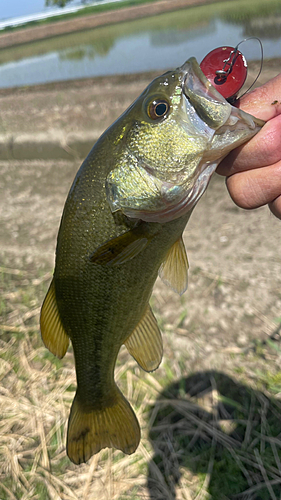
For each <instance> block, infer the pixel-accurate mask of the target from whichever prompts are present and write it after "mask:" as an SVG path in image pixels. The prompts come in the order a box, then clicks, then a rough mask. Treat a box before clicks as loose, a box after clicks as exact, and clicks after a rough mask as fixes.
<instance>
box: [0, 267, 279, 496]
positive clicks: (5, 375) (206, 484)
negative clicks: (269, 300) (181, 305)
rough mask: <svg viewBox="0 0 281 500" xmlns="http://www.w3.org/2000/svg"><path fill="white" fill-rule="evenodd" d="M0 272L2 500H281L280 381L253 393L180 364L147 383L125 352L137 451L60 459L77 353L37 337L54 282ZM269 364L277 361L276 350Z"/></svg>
mask: <svg viewBox="0 0 281 500" xmlns="http://www.w3.org/2000/svg"><path fill="white" fill-rule="evenodd" d="M0 271H1V280H2V281H1V292H2V293H1V297H2V299H1V303H0V307H1V325H0V331H1V339H0V379H1V386H0V412H1V413H0V414H1V419H0V436H1V438H0V498H1V500H6V499H7V500H8V499H13V500H16V499H17V500H18V499H21V500H28V499H34V500H35V499H38V500H43V499H44V500H45V499H55V500H58V499H64V500H70V499H71V500H73V499H75V500H78V499H79V500H80V499H85V500H86V499H96V498H99V500H114V499H118V500H125V499H128V500H134V499H138V498H141V499H153V500H163V499H165V500H166V499H167V500H174V499H177V500H179V499H182V500H203V499H214V500H225V499H243V500H246V499H247V500H250V499H251V500H257V499H265V500H267V499H268V500H278V499H280V498H281V494H280V492H281V401H280V398H279V393H278V390H279V385H280V381H279V378H278V372H276V373H277V374H275V375H274V373H273V371H272V372H270V373H269V374H268V377H267V379H266V380H264V381H263V382H261V378H260V381H259V383H260V387H261V389H262V390H260V391H257V390H254V389H252V388H250V387H247V386H246V385H245V384H244V383H242V382H240V383H238V382H236V381H234V380H233V377H232V378H230V377H229V376H228V375H226V374H225V373H222V372H219V371H207V370H205V371H202V372H200V371H197V373H195V374H194V375H190V374H188V370H187V369H186V368H185V363H184V362H183V360H182V359H181V358H180V356H178V355H177V356H176V355H175V356H171V355H170V354H169V359H168V358H165V359H164V362H163V364H162V366H161V368H160V369H159V370H158V371H157V372H156V373H155V374H145V373H144V372H142V371H141V370H140V369H139V368H138V367H137V366H136V363H135V362H134V361H133V360H132V359H131V358H130V357H129V355H128V354H127V352H126V350H125V348H122V349H121V352H120V356H119V361H118V365H117V368H116V379H117V380H118V384H119V386H120V387H121V389H122V390H123V392H124V393H125V395H126V396H127V397H128V399H129V400H130V402H131V404H132V406H133V407H134V409H135V410H136V413H137V416H138V419H139V421H140V423H141V427H142V440H141V444H140V446H139V448H138V449H137V451H136V453H135V454H133V455H131V456H125V455H123V454H122V453H120V452H118V451H112V450H105V451H103V452H101V453H99V454H98V455H96V456H94V457H93V458H92V459H91V460H90V461H89V463H87V464H84V465H81V466H79V467H77V466H74V465H73V464H72V463H71V462H70V461H69V459H68V458H67V457H66V454H65V441H66V429H67V418H68V414H69V409H70V405H71V402H72V399H73V397H74V392H75V373H74V367H73V358H72V352H71V351H70V352H68V353H67V355H66V357H65V358H64V359H63V360H62V361H59V360H56V359H55V358H54V357H53V356H52V355H51V354H49V353H48V351H47V350H46V349H45V347H44V346H43V345H42V343H41V339H40V336H39V331H38V315H39V309H40V304H41V300H42V298H43V295H44V291H45V290H46V287H47V282H48V280H49V279H50V276H51V274H50V273H48V274H45V275H43V276H42V277H41V278H37V277H33V278H32V275H31V274H30V273H29V274H28V273H27V271H26V272H22V271H20V270H15V269H5V268H2V269H0ZM156 308H157V307H156ZM181 314H182V315H183V316H184V311H183V312H182V313H181ZM179 316H180V313H179ZM162 323H163V322H162ZM177 323H178V324H179V323H180V320H179V319H178V320H177ZM162 326H164V327H165V324H164V323H163V324H162ZM164 337H165V343H166V344H167V345H168V344H169V334H168V333H166V334H165V335H164ZM166 347H167V346H166ZM168 352H169V349H168ZM255 355H256V353H255ZM270 355H271V357H273V356H275V360H276V359H277V358H278V357H279V359H280V352H279V351H278V348H277V349H276V348H275V350H272V352H271V353H270ZM237 356H238V357H239V359H240V363H241V364H242V363H244V365H245V364H247V359H246V357H245V354H242V353H241V351H239V353H238V354H237ZM243 356H244V358H243V359H242V357H243ZM251 356H253V354H251ZM252 361H253V359H251V362H252ZM255 376H256V378H257V380H258V378H259V377H258V374H256V375H255ZM240 378H241V377H240ZM252 378H253V377H252ZM174 380H177V382H174ZM266 387H268V388H269V390H266ZM276 392H277V394H276Z"/></svg>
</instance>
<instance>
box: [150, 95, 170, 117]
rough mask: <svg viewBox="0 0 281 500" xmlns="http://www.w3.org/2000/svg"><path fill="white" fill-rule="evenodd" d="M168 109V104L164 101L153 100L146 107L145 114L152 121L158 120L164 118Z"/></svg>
mask: <svg viewBox="0 0 281 500" xmlns="http://www.w3.org/2000/svg"><path fill="white" fill-rule="evenodd" d="M169 109H170V106H169V103H168V102H167V101H165V99H155V100H154V101H152V102H150V104H149V105H148V108H147V113H148V116H149V117H150V118H152V120H158V119H159V118H163V117H164V116H166V114H167V113H168V111H169Z"/></svg>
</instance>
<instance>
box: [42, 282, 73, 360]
mask: <svg viewBox="0 0 281 500" xmlns="http://www.w3.org/2000/svg"><path fill="white" fill-rule="evenodd" d="M40 328H41V335H42V339H43V342H44V344H45V346H46V347H47V348H48V349H49V351H51V353H52V354H54V355H55V356H57V357H58V358H63V356H64V355H65V353H66V351H67V348H68V344H69V338H68V335H67V333H66V332H65V330H64V328H63V325H62V323H61V320H60V316H59V311H58V306H57V302H56V295H55V283H54V280H52V282H51V285H50V288H49V290H48V293H47V295H46V297H45V300H44V302H43V306H42V309H41V315H40Z"/></svg>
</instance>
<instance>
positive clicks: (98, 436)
mask: <svg viewBox="0 0 281 500" xmlns="http://www.w3.org/2000/svg"><path fill="white" fill-rule="evenodd" d="M114 396H115V397H114V398H113V400H114V404H113V406H110V407H106V408H101V409H99V410H94V411H92V412H85V411H83V406H82V405H81V403H80V402H79V400H78V398H77V393H76V396H75V398H74V400H73V403H72V407H71V411H70V417H69V422H68V432H67V454H68V456H69V458H70V460H71V461H72V462H73V463H75V464H80V463H82V462H86V461H87V460H89V458H90V457H91V456H92V455H94V454H95V453H98V452H99V451H100V450H101V449H102V448H106V447H109V448H117V449H118V450H121V451H123V452H124V453H127V454H128V455H130V454H131V453H133V452H134V451H135V450H136V448H137V447H138V444H139V441H140V427H139V423H138V421H137V418H136V415H135V413H134V412H133V410H132V408H131V406H130V404H129V402H128V401H127V400H126V399H125V397H124V396H123V394H122V393H121V392H120V391H119V389H118V387H117V386H116V393H115V394H114Z"/></svg>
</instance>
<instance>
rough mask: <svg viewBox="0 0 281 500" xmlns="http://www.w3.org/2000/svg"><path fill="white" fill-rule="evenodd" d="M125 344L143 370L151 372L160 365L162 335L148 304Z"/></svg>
mask: <svg viewBox="0 0 281 500" xmlns="http://www.w3.org/2000/svg"><path fill="white" fill-rule="evenodd" d="M125 346H126V347H127V349H128V351H129V353H130V354H131V355H132V356H133V357H134V358H135V360H136V361H137V362H138V364H139V365H140V367H141V368H142V369H143V370H145V371H147V372H151V371H153V370H156V368H158V366H159V365H160V363H161V360H162V356H163V343H162V336H161V332H160V330H159V327H158V324H157V321H156V318H155V316H154V314H153V312H152V310H151V307H150V305H148V306H147V309H146V312H145V314H144V315H143V317H142V319H141V321H140V322H139V324H138V325H137V327H136V328H135V330H134V331H133V333H131V335H130V336H129V337H128V338H127V340H126V342H125Z"/></svg>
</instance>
